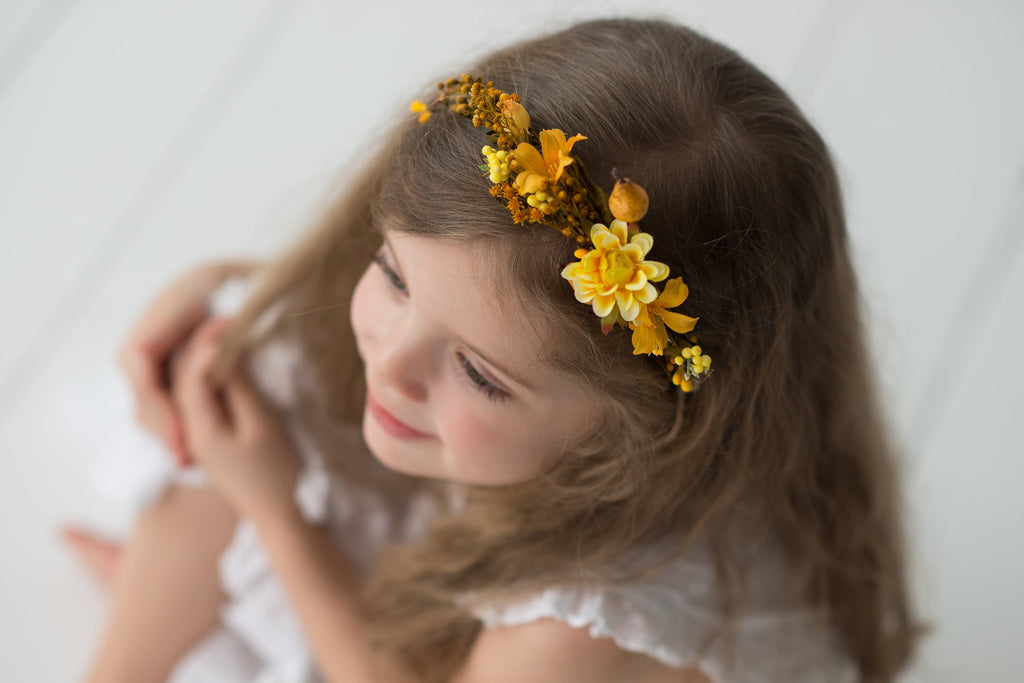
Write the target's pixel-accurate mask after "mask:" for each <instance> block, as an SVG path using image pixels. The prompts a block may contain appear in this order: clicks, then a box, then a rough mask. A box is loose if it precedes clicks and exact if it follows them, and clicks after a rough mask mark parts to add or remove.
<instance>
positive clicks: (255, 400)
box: [224, 364, 270, 435]
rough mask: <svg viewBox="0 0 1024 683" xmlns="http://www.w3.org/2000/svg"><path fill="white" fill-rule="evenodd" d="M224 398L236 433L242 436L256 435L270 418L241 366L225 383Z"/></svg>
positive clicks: (233, 371)
mask: <svg viewBox="0 0 1024 683" xmlns="http://www.w3.org/2000/svg"><path fill="white" fill-rule="evenodd" d="M224 398H225V400H226V401H227V404H228V410H229V412H230V413H231V417H232V420H234V424H235V431H236V432H238V433H240V434H242V435H251V434H254V433H255V431H256V430H257V429H258V428H259V427H260V425H262V424H264V423H265V421H266V420H267V419H268V418H269V417H270V415H269V411H268V410H267V405H266V403H265V402H264V400H263V397H262V396H260V394H259V392H258V391H257V390H256V387H255V386H254V385H253V383H252V381H251V380H250V379H249V377H248V375H247V374H246V372H245V369H244V368H243V367H242V365H241V364H239V365H237V366H236V367H235V368H234V369H233V370H232V371H231V374H230V375H229V376H228V378H227V380H226V381H225V384H224Z"/></svg>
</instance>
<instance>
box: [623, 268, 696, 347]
mask: <svg viewBox="0 0 1024 683" xmlns="http://www.w3.org/2000/svg"><path fill="white" fill-rule="evenodd" d="M689 294H690V289H689V287H687V286H686V285H684V284H683V278H681V277H675V278H672V279H671V280H669V281H668V282H666V283H665V290H664V291H663V292H662V293H661V295H660V296H659V297H658V298H657V299H656V300H654V301H652V302H651V303H649V304H647V305H646V306H644V307H643V310H642V311H640V315H638V316H637V317H636V319H635V320H633V321H632V322H630V324H629V326H630V328H632V330H633V355H640V354H644V353H653V354H654V355H656V356H660V355H661V354H662V352H663V351H664V350H665V345H666V344H668V333H667V332H666V331H665V325H668V326H669V327H671V328H672V329H673V330H674V331H675V332H677V333H678V334H686V333H687V332H689V331H690V330H692V329H693V327H694V325H696V324H697V320H698V319H697V318H691V317H690V316H688V315H683V314H682V313H674V312H672V311H669V310H667V309H669V308H675V307H676V306H678V305H679V304H681V303H683V302H684V301H686V297H687V296H688V295H689Z"/></svg>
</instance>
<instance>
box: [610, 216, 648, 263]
mask: <svg viewBox="0 0 1024 683" xmlns="http://www.w3.org/2000/svg"><path fill="white" fill-rule="evenodd" d="M608 230H609V231H610V232H611V233H612V234H613V235H615V236H616V237H618V238H619V244H621V245H623V246H625V245H627V244H629V226H628V225H626V223H625V222H623V221H620V220H619V219H618V218H616V219H615V220H613V221H612V224H611V225H609V226H608ZM641 256H643V255H642V254H641Z"/></svg>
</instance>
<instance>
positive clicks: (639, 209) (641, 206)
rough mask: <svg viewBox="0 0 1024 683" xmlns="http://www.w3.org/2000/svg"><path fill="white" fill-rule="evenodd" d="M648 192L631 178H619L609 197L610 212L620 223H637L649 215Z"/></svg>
mask: <svg viewBox="0 0 1024 683" xmlns="http://www.w3.org/2000/svg"><path fill="white" fill-rule="evenodd" d="M648 206H650V200H649V199H648V198H647V191H646V190H644V188H642V187H640V186H639V185H637V184H636V183H634V182H633V181H632V180H630V179H629V178H619V179H618V180H616V181H615V187H614V188H612V193H611V195H610V196H609V197H608V210H609V211H611V212H612V215H613V216H615V217H616V218H617V219H619V220H620V221H625V222H626V223H636V222H637V221H638V220H640V219H641V218H643V217H644V216H645V215H646V214H647V208H648Z"/></svg>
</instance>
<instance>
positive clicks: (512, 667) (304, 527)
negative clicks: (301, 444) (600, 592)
mask: <svg viewBox="0 0 1024 683" xmlns="http://www.w3.org/2000/svg"><path fill="white" fill-rule="evenodd" d="M223 322H224V321H211V322H209V323H206V324H203V325H201V326H200V328H199V329H198V330H197V331H196V333H195V335H194V337H193V339H192V340H191V342H190V344H189V345H188V346H187V347H186V348H185V350H184V352H183V356H182V358H181V361H180V363H179V365H178V366H177V373H178V375H179V376H178V377H177V378H176V384H177V385H178V386H180V392H178V393H177V394H176V396H175V397H176V399H179V409H180V410H181V413H182V415H183V418H184V422H185V425H186V431H187V434H188V438H189V445H190V446H191V447H192V449H193V450H194V452H195V456H196V461H197V463H198V464H199V465H200V466H201V467H202V468H203V471H204V472H205V473H206V475H207V476H208V477H209V479H210V481H211V483H212V484H213V485H214V487H215V488H216V489H217V490H218V491H219V492H220V493H221V494H222V495H223V496H224V499H225V500H227V501H228V502H229V503H230V504H231V506H232V507H233V508H234V509H235V510H236V511H237V513H238V514H239V515H240V516H242V517H245V518H247V519H249V520H250V521H251V522H252V523H253V524H254V525H255V526H256V529H257V531H258V533H259V535H260V538H261V541H262V543H263V546H264V548H265V549H266V551H267V554H268V555H269V556H270V562H271V565H272V567H273V569H274V572H275V573H276V574H277V577H278V579H279V580H280V581H281V583H282V584H283V585H284V588H285V592H286V594H287V596H288V598H289V602H290V603H291V605H292V607H293V609H294V610H295V612H296V613H297V614H298V616H299V620H300V621H301V623H302V625H303V628H304V630H305V633H306V637H307V638H308V639H309V642H310V645H311V647H312V650H313V654H314V657H315V659H316V661H317V664H318V665H319V668H320V670H321V671H322V672H323V674H324V675H325V677H326V679H327V680H328V681H332V682H341V681H345V682H346V683H348V682H354V683H385V682H386V683H407V682H412V681H415V680H416V678H415V677H414V676H413V675H412V672H410V671H409V670H408V669H406V668H404V667H403V666H402V665H401V663H400V662H399V661H398V660H397V659H396V658H392V657H389V656H388V655H386V654H383V653H380V652H377V651H375V650H373V649H372V648H371V644H370V641H369V639H368V638H367V636H366V617H365V615H364V614H363V613H362V612H361V611H360V607H359V604H358V602H357V600H356V598H355V596H356V594H357V592H358V589H359V582H358V579H357V577H356V575H355V573H354V572H353V571H352V569H351V567H350V566H349V564H348V562H347V561H346V560H345V558H344V557H343V556H342V554H341V552H340V551H339V550H338V549H337V548H335V546H334V544H333V543H332V541H331V539H330V537H329V536H328V534H327V532H326V531H325V530H323V529H321V528H319V527H314V526H311V525H309V524H307V523H306V521H305V519H303V517H302V514H301V512H300V510H299V509H298V507H297V505H296V503H295V497H294V492H295V486H296V484H297V482H298V476H299V463H298V456H297V454H296V452H295V451H294V447H293V444H292V443H291V441H290V439H289V438H288V435H287V433H286V431H285V430H284V429H283V426H282V424H281V423H280V422H279V420H278V419H277V418H276V416H274V415H273V414H272V413H271V412H270V411H269V410H268V408H267V406H266V405H265V404H264V403H263V401H262V399H261V397H260V396H259V394H258V393H257V392H256V391H255V389H254V387H253V386H252V385H251V384H250V383H249V380H248V378H247V377H246V375H245V373H244V370H243V369H242V368H241V367H239V368H236V369H235V371H233V372H232V373H231V375H230V376H229V377H228V378H227V379H226V383H225V384H224V386H223V387H221V389H220V391H219V392H218V391H215V390H214V388H213V387H212V386H210V385H209V383H208V382H207V380H206V377H207V372H208V370H209V369H210V368H211V366H212V362H213V359H214V356H215V353H216V350H217V345H216V338H217V335H218V334H220V332H221V331H223V329H224V324H223ZM627 680H628V681H632V682H634V683H662V682H663V681H675V682H677V683H683V682H687V683H696V682H698V681H699V682H701V683H703V681H704V679H701V678H700V677H699V675H698V676H697V677H694V672H693V671H685V670H684V671H681V670H678V669H669V668H666V667H664V666H662V665H660V664H658V663H657V662H655V661H654V660H652V659H649V658H647V657H644V656H643V655H638V654H634V653H630V652H625V651H623V650H621V649H619V648H618V646H617V645H616V644H615V643H614V642H613V641H612V640H610V639H608V638H592V637H591V636H590V634H589V633H588V632H587V630H586V629H575V628H571V627H570V626H568V625H566V624H564V623H561V622H558V621H552V620H540V621H536V622H532V623H529V624H524V625H522V626H514V627H508V628H488V629H485V630H484V632H483V633H482V634H481V635H480V637H479V638H478V639H477V642H476V643H475V644H474V646H473V649H472V651H471V652H470V654H469V657H468V658H467V660H466V663H465V665H464V666H463V667H462V670H461V671H459V672H458V674H457V675H456V676H455V678H454V681H455V682H456V683H505V682H509V683H512V682H516V683H518V682H519V681H531V682H532V683H548V682H550V683H573V682H576V681H579V682H580V683H584V682H585V683H604V682H606V681H607V682H608V683H618V682H619V681H627Z"/></svg>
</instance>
